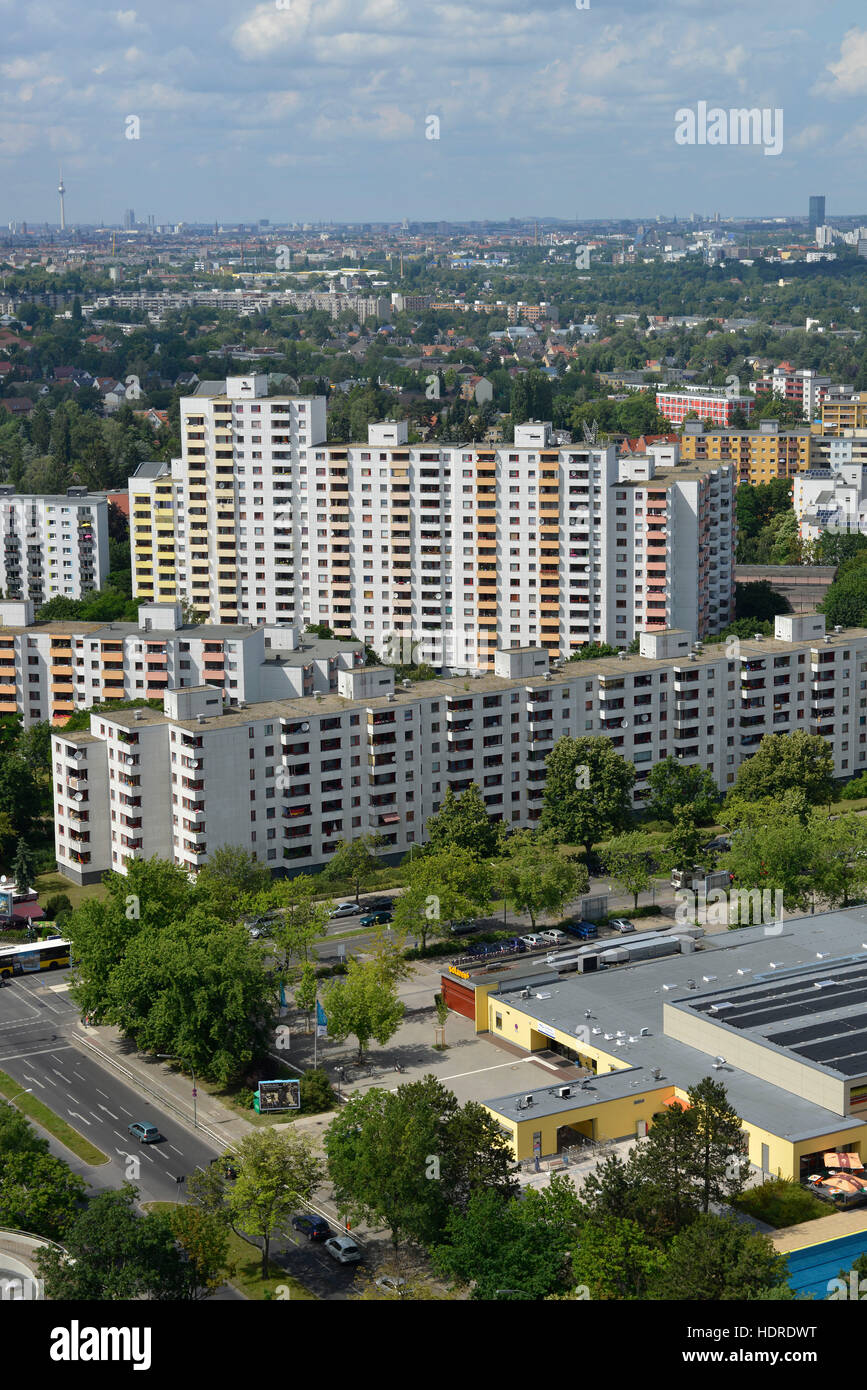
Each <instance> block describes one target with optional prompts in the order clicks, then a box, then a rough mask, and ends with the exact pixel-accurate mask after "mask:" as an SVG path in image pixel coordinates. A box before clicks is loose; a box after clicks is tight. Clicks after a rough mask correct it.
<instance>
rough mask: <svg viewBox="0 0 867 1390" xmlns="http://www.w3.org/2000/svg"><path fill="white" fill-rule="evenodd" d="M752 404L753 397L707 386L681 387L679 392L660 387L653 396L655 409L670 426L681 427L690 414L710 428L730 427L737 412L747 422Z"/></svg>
mask: <svg viewBox="0 0 867 1390" xmlns="http://www.w3.org/2000/svg"><path fill="white" fill-rule="evenodd" d="M755 403H756V402H755V399H754V397H752V396H730V395H729V394H728V393H727V392H726V391H716V390H713V389H712V388H711V387H709V386H708V387H700V386H696V387H681V389H680V390H670V389H669V388H668V387H661V388H660V390H658V391H657V393H656V408H657V410H659V411H661V412H662V414H663V415H664V416H665V418H666V420H669V421H670V422H671V424H672V425H682V424H683V422H684V419H685V418H686V416H687V415H690V414H692V413H695V414H696V415H697V416H698V418H699V420H710V422H711V424H712V425H730V424H731V422H732V416H733V415H734V412H735V411H736V410H742V411H743V413H744V415H745V416H746V418H747V419H749V418H750V416H751V414H752V411H753V406H754V405H755Z"/></svg>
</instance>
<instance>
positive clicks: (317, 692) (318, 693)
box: [313, 690, 322, 701]
mask: <svg viewBox="0 0 867 1390" xmlns="http://www.w3.org/2000/svg"><path fill="white" fill-rule="evenodd" d="M313 698H314V700H316V701H319V700H321V699H322V691H321V690H314V692H313Z"/></svg>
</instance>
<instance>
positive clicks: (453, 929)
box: [449, 917, 484, 936]
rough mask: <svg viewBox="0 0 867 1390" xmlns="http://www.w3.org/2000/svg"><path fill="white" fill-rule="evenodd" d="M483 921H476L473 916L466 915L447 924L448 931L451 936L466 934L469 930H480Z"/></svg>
mask: <svg viewBox="0 0 867 1390" xmlns="http://www.w3.org/2000/svg"><path fill="white" fill-rule="evenodd" d="M483 926H484V923H483V922H477V921H476V920H475V918H473V917H468V918H466V919H465V920H463V921H460V922H452V923H451V924H450V925H449V933H450V934H451V935H452V936H468V935H469V934H470V933H471V932H474V931H481V929H482V927H483Z"/></svg>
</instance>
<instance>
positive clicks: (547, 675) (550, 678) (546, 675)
mask: <svg viewBox="0 0 867 1390" xmlns="http://www.w3.org/2000/svg"><path fill="white" fill-rule="evenodd" d="M553 679H554V677H553V675H552V674H551V672H550V671H546V672H545V680H546V681H552V680H553Z"/></svg>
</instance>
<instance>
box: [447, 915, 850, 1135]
mask: <svg viewBox="0 0 867 1390" xmlns="http://www.w3.org/2000/svg"><path fill="white" fill-rule="evenodd" d="M776 925H780V926H781V930H780V931H779V932H776V931H775V933H774V934H773V935H771V934H768V933H767V932H766V929H765V928H764V927H761V926H760V927H746V928H740V929H738V930H736V931H728V932H721V933H712V934H709V935H707V936H705V937H704V938H702V940H701V942H700V944H699V946H698V948H697V949H696V951H695V953H690V954H688V955H670V956H664V957H660V958H656V959H651V960H646V961H636V962H630V963H625V964H623V965H618V966H616V967H613V968H610V969H607V970H604V971H597V972H594V973H593V974H589V975H580V974H575V975H567V976H564V977H559V976H558V975H557V971H556V966H554V965H552V966H548V967H547V969H548V975H547V977H546V976H545V975H544V971H536V970H534V971H532V972H528V971H526V970H525V971H524V972H522V971H521V970H520V969H519V970H517V971H515V972H506V971H504V972H503V974H502V976H500V978H499V981H498V983H499V988H498V989H497V990H492V991H491V993H490V994H489V996H488V997H489V999H490V1000H502V1002H503V1004H504V1005H506V1006H507V1007H508V1008H509V1009H510V1010H511V1011H512V1012H514V1013H520V1014H523V1015H525V1016H526V1018H527V1019H528V1020H530V1021H531V1022H535V1023H542V1024H544V1025H546V1026H547V1027H548V1028H551V1029H556V1030H557V1031H559V1032H561V1033H564V1034H566V1035H567V1036H568V1035H570V1034H571V1035H572V1036H573V1037H574V1038H575V1040H576V1041H575V1050H576V1051H578V1050H580V1048H581V1047H582V1045H583V1046H584V1047H587V1046H588V1045H589V1046H591V1047H598V1048H599V1049H600V1050H602V1051H603V1052H605V1053H606V1054H608V1055H610V1056H612V1057H615V1058H618V1059H620V1060H621V1061H622V1063H623V1065H624V1066H628V1067H630V1068H641V1069H642V1070H643V1083H642V1084H643V1087H644V1089H645V1090H647V1089H652V1088H657V1087H658V1086H661V1085H663V1084H664V1083H666V1082H667V1083H668V1084H669V1085H670V1086H671V1087H672V1088H674V1087H677V1088H678V1089H680V1090H686V1089H687V1088H688V1087H689V1086H692V1085H695V1084H697V1083H698V1082H699V1081H701V1080H702V1079H703V1078H704V1077H706V1076H708V1075H718V1077H719V1080H720V1081H722V1082H723V1083H724V1085H725V1087H726V1090H727V1091H728V1094H729V1098H730V1100H731V1103H732V1105H733V1106H734V1107H735V1109H736V1110H737V1112H738V1114H739V1115H740V1116H741V1118H742V1119H743V1120H744V1121H746V1122H748V1123H752V1124H755V1125H757V1126H761V1127H763V1128H765V1129H769V1130H771V1131H772V1132H773V1133H775V1134H779V1135H782V1136H784V1137H786V1138H788V1139H791V1140H793V1141H798V1140H801V1139H807V1138H811V1137H813V1136H819V1135H822V1134H832V1133H834V1132H836V1131H840V1130H847V1129H853V1130H855V1129H861V1128H863V1125H864V1120H863V1119H858V1118H856V1117H854V1116H851V1115H845V1114H839V1113H837V1112H835V1111H832V1110H829V1109H827V1108H825V1107H823V1106H820V1105H816V1104H814V1103H813V1102H812V1101H808V1100H805V1099H804V1098H803V1097H802V1096H799V1095H797V1094H795V1093H794V1092H791V1091H787V1090H785V1089H784V1088H782V1087H780V1086H777V1085H774V1084H773V1083H772V1082H770V1081H766V1080H765V1079H763V1078H762V1077H759V1076H755V1075H753V1074H752V1073H750V1072H746V1071H743V1070H742V1069H741V1068H740V1067H735V1066H733V1065H729V1064H728V1063H725V1064H724V1065H722V1066H721V1067H718V1068H717V1069H714V1061H715V1060H716V1057H717V1056H721V1057H724V1056H725V1043H724V1032H725V1031H726V1030H727V1029H729V1028H731V1029H732V1031H734V1030H735V1029H736V1022H735V1021H734V1020H733V1022H732V1023H728V1022H727V1021H726V1019H727V1016H728V1011H727V1010H722V1011H721V1013H720V1014H719V1015H713V1014H711V1013H710V1008H711V1006H712V1005H717V1006H719V1004H720V1003H721V1002H725V1001H726V1000H729V1001H730V1002H732V1003H733V1005H734V1006H735V1007H736V1008H738V1009H741V1010H742V1011H743V1012H742V1018H741V1023H742V1025H743V1026H742V1027H741V1029H740V1030H738V1031H740V1032H741V1033H743V1031H745V1030H746V1029H751V1031H750V1038H751V1040H752V1041H755V1042H758V1043H760V1044H761V1045H762V1046H763V1047H766V1048H767V1052H768V1061H769V1071H770V1070H772V1067H773V1053H774V1052H777V1053H781V1052H782V1053H785V1054H786V1055H787V1056H789V1057H790V1058H792V1059H794V1060H796V1061H798V1062H800V1063H801V1064H802V1065H805V1066H810V1067H812V1068H814V1069H816V1070H817V1071H820V1072H823V1073H824V1074H826V1075H829V1076H832V1077H834V1078H835V1079H836V1080H838V1081H839V1080H845V1079H849V1077H851V1076H854V1075H855V1074H856V1073H855V1072H854V1071H849V1072H845V1071H844V1070H843V1069H842V1068H841V1066H840V1062H841V1061H847V1060H848V1059H850V1058H851V1059H854V1058H855V1057H858V1056H860V1053H859V1052H858V1049H859V1048H860V1047H861V1034H862V1033H863V1032H864V1031H867V1008H865V1002H864V1000H865V996H867V907H860V908H848V909H841V910H838V911H835V912H826V913H820V914H817V915H816V916H810V917H802V918H793V919H788V920H784V921H783V922H782V923H780V924H775V926H776ZM598 944H599V943H593V945H594V947H598ZM621 944H626V943H625V942H624V943H621ZM819 954H821V955H823V956H825V955H826V954H827V959H826V960H824V961H823V962H821V964H820V963H819V962H818V959H817V958H818V955H819ZM841 958H842V960H843V961H845V964H842V963H841ZM740 972H743V973H740ZM473 978H476V977H473ZM820 978H826V979H831V980H837V982H838V983H837V985H836V986H825V987H823V988H822V989H821V990H818V989H815V988H814V984H815V982H816V980H817V979H820ZM483 981H484V982H485V983H488V984H490V983H491V974H490V973H488V974H487V975H485V976H479V977H478V983H482V982H483ZM528 987H529V988H530V997H529V998H526V999H525V998H521V990H522V989H523V988H528ZM826 991H827V997H825V996H826ZM820 994H821V995H822V996H823V998H822V1000H821V1005H820V1011H819V1014H818V1017H817V1016H815V1015H813V1014H807V1013H806V1012H805V1014H804V1015H803V1022H802V1023H799V1022H798V1020H800V1019H801V1018H802V1015H801V1014H800V1012H799V1008H800V1003H799V1001H800V999H801V998H803V997H805V996H806V997H807V998H808V1000H809V1001H810V1002H812V1000H813V998H814V996H815V997H818V996H819V995H820ZM850 996H851V997H850ZM789 1006H792V1012H791V1013H789V1012H788V1008H789ZM665 1007H673V1008H676V1009H679V1010H685V1011H689V1012H692V1013H702V1014H703V1016H704V1017H705V1018H706V1019H707V1020H708V1021H711V1020H712V1021H713V1022H714V1024H715V1025H718V1026H719V1027H720V1029H721V1030H722V1031H721V1033H720V1045H719V1046H720V1050H719V1052H718V1053H717V1052H713V1053H712V1052H704V1051H702V1050H700V1049H698V1048H694V1047H691V1046H687V1045H686V1044H685V1043H682V1042H680V1041H678V1040H677V1039H676V1038H673V1037H669V1036H668V1035H667V1034H666V1033H665V1031H664V1027H665V1024H664V1009H665ZM588 1013H589V1017H587V1014H588ZM819 1024H822V1025H823V1027H824V1031H823V1032H822V1033H821V1035H820V1034H819V1033H817V1034H816V1035H815V1036H813V1035H812V1034H811V1033H809V1031H808V1035H807V1036H803V1037H802V1036H800V1035H801V1034H802V1033H803V1032H804V1031H805V1030H810V1029H812V1028H813V1027H814V1026H816V1025H819ZM587 1027H589V1028H590V1030H591V1032H590V1038H589V1040H588V1039H587V1038H586V1034H585V1033H584V1029H585V1028H587ZM642 1029H646V1030H647V1032H646V1033H645V1034H644V1035H642V1031H641V1030H642ZM787 1032H790V1033H792V1034H794V1036H792V1037H788V1038H787V1037H786V1036H785V1034H786V1033H787ZM774 1034H780V1035H781V1036H779V1037H776V1040H775V1039H774V1037H773V1036H772V1035H774ZM826 1042H827V1043H831V1044H833V1051H832V1053H831V1055H830V1056H826V1055H824V1053H825V1049H824V1044H825V1043H826ZM817 1050H818V1053H819V1055H811V1054H815V1053H816V1051H817ZM652 1068H658V1069H659V1071H660V1073H661V1077H660V1080H659V1081H657V1080H656V1079H655V1078H654V1077H653V1076H652V1075H651V1069H652ZM863 1070H864V1071H867V1063H865V1065H864V1068H863ZM623 1074H624V1073H623V1072H622V1071H621V1070H618V1072H616V1073H606V1074H605V1075H621V1076H622V1075H623ZM860 1074H861V1073H860V1072H859V1073H858V1075H860ZM596 1079H599V1078H596ZM633 1079H634V1077H633ZM606 1084H611V1083H606ZM529 1089H530V1088H529V1087H527V1088H525V1091H524V1092H521V1093H516V1095H522V1094H526V1093H529ZM542 1089H547V1088H542ZM629 1089H632V1087H631V1085H630V1086H628V1089H627V1092H626V1093H628V1090H629ZM635 1089H638V1088H635ZM607 1097H608V1093H607V1092H606V1093H604V1094H603V1095H599V1094H597V1095H596V1096H595V1097H591V1099H589V1100H588V1101H586V1102H584V1101H581V1102H580V1103H581V1104H585V1103H586V1104H592V1103H594V1101H595V1102H597V1103H598V1101H599V1100H600V1099H604V1098H607ZM514 1100H515V1097H500V1098H499V1099H498V1100H495V1101H493V1102H491V1101H486V1102H485V1104H486V1105H490V1106H491V1108H492V1109H496V1110H497V1111H498V1113H501V1114H503V1115H504V1117H506V1118H508V1119H510V1120H514V1119H515V1118H516V1113H515V1107H514V1104H513V1102H514ZM574 1101H575V1096H574V1095H573V1096H571V1097H569V1098H568V1099H561V1098H559V1097H555V1096H551V1097H549V1101H547V1102H545V1104H546V1105H548V1107H549V1108H548V1110H547V1113H549V1114H550V1113H558V1112H559V1111H561V1110H568V1109H574V1108H575V1106H574V1104H573V1102H574ZM538 1113H545V1112H538ZM518 1117H520V1118H528V1112H527V1111H520V1112H518Z"/></svg>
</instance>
